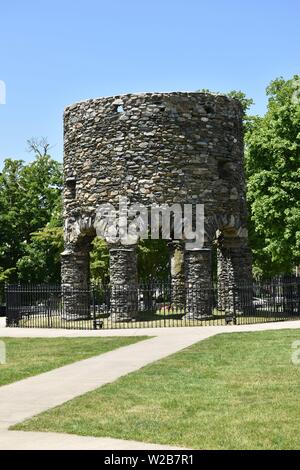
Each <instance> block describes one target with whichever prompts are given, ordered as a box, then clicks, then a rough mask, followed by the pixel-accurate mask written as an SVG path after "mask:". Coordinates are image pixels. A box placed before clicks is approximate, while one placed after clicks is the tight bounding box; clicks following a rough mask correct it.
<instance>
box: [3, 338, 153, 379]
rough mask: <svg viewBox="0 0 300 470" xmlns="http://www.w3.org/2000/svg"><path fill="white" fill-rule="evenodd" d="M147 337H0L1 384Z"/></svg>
mask: <svg viewBox="0 0 300 470" xmlns="http://www.w3.org/2000/svg"><path fill="white" fill-rule="evenodd" d="M141 339H146V337H141V336H140V337H111V338H99V337H98V338H0V340H1V341H3V342H4V343H5V345H6V356H7V357H6V364H4V365H0V386H1V385H7V384H9V383H12V382H15V381H17V380H21V379H25V378H27V377H31V376H33V375H37V374H41V373H43V372H47V371H49V370H52V369H55V368H57V367H61V366H64V365H66V364H71V363H72V362H76V361H80V360H82V359H87V358H89V357H92V356H96V355H98V354H102V353H105V352H108V351H112V350H113V349H116V348H119V347H122V346H127V345H129V344H133V343H136V342H138V341H140V340H141Z"/></svg>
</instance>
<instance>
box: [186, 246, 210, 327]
mask: <svg viewBox="0 0 300 470" xmlns="http://www.w3.org/2000/svg"><path fill="white" fill-rule="evenodd" d="M185 276H186V315H185V318H187V319H198V318H203V317H205V316H208V315H211V314H212V309H213V288H212V257H211V249H209V248H204V249H201V250H192V251H186V252H185Z"/></svg>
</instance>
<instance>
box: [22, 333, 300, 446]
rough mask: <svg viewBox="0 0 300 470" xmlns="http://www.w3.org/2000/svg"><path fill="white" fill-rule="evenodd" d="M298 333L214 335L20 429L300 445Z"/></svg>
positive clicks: (194, 442) (196, 442) (181, 442)
mask: <svg viewBox="0 0 300 470" xmlns="http://www.w3.org/2000/svg"><path fill="white" fill-rule="evenodd" d="M297 339H300V332H297V331H293V330H282V331H273V332H257V333H234V334H223V335H219V336H215V337H212V338H210V339H208V340H206V341H203V342H201V343H198V344H196V345H194V346H192V347H190V348H188V349H186V350H184V351H182V352H179V353H177V354H175V355H173V356H170V357H169V358H166V359H164V360H162V361H159V362H157V363H154V364H152V365H149V366H147V367H145V368H143V369H142V370H141V371H138V372H135V373H132V374H129V375H128V376H126V377H123V378H121V379H119V380H118V381H116V382H115V383H113V384H109V385H106V386H104V387H102V388H100V389H98V390H96V391H93V392H91V393H88V394H86V395H83V396H81V397H79V398H77V399H74V400H72V401H70V402H68V403H66V404H64V405H62V406H59V407H57V408H54V409H53V410H50V411H48V412H46V413H43V414H41V415H39V416H37V417H35V418H33V419H31V420H28V421H25V422H24V423H23V424H20V425H17V426H15V427H14V429H21V430H26V431H55V432H66V433H73V434H79V435H89V436H110V437H115V438H123V439H135V440H139V441H147V442H154V443H161V444H173V445H178V446H184V447H188V448H195V449H299V447H300V410H299V393H300V366H295V365H293V364H292V363H291V352H292V349H291V345H292V342H293V341H295V340H297Z"/></svg>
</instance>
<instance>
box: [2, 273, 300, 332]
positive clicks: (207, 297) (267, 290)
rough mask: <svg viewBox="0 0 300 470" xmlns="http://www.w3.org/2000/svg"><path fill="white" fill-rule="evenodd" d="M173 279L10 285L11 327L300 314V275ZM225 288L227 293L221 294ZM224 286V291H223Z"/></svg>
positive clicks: (208, 321) (164, 323) (207, 321)
mask: <svg viewBox="0 0 300 470" xmlns="http://www.w3.org/2000/svg"><path fill="white" fill-rule="evenodd" d="M173 289H174V288H173V287H172V285H171V283H157V282H155V283H150V284H140V285H136V286H131V287H127V286H122V285H120V286H110V285H94V286H90V287H89V288H88V289H72V288H68V287H62V286H58V285H34V286H33V285H9V286H7V287H6V314H7V326H8V327H23V328H67V329H101V328H105V329H110V328H145V327H173V326H174V327H176V326H213V325H226V324H250V323H262V322H273V321H284V320H297V319H300V278H289V279H285V280H282V279H274V280H271V281H265V282H253V283H251V284H243V285H238V286H236V285H235V286H231V287H230V288H228V287H227V290H226V289H224V288H222V289H220V286H219V289H218V287H217V286H215V287H212V288H211V289H203V288H201V286H200V285H197V284H193V285H184V286H182V289H183V295H182V296H180V298H181V299H182V300H181V302H180V301H178V286H177V292H176V296H174V292H173ZM219 292H222V296H221V295H220V294H219ZM224 292H225V293H224Z"/></svg>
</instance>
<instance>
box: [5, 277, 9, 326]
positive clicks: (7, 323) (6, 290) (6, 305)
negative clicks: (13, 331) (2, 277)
mask: <svg viewBox="0 0 300 470" xmlns="http://www.w3.org/2000/svg"><path fill="white" fill-rule="evenodd" d="M4 297H5V314H6V321H5V323H6V327H7V328H8V327H9V326H10V325H9V317H8V285H7V284H6V283H5V285H4Z"/></svg>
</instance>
